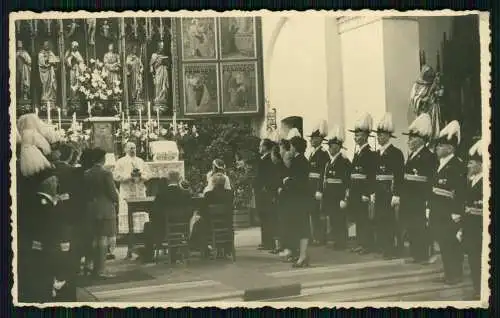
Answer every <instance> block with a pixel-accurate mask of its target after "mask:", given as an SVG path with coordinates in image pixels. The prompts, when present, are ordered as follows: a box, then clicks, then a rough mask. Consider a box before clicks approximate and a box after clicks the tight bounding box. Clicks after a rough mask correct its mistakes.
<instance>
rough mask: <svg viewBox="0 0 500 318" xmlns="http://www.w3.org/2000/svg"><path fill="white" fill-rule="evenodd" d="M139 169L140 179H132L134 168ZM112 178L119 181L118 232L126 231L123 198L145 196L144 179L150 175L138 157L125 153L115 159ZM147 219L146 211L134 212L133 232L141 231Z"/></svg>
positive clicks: (125, 205)
mask: <svg viewBox="0 0 500 318" xmlns="http://www.w3.org/2000/svg"><path fill="white" fill-rule="evenodd" d="M136 168H137V169H139V171H140V173H141V180H133V179H132V177H131V175H132V171H133V170H134V169H136ZM113 175H114V178H115V180H116V181H117V182H119V183H120V205H119V212H118V233H128V218H127V217H128V207H127V202H126V201H125V199H128V198H145V197H146V185H145V183H144V182H145V181H146V180H148V179H149V178H150V177H151V175H150V172H149V169H148V167H147V165H146V164H145V163H144V160H142V159H141V158H139V157H130V156H129V155H126V156H125V157H122V158H120V159H118V160H117V161H116V164H115V168H114V171H113ZM148 220H149V218H148V214H147V213H146V212H139V213H134V217H133V222H134V232H135V233H140V232H142V231H143V228H144V223H145V222H147V221H148Z"/></svg>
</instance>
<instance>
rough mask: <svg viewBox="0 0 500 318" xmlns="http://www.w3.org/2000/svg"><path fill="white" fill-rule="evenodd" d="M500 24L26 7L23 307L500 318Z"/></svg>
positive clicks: (19, 279) (481, 18) (21, 105)
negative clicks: (472, 312)
mask: <svg viewBox="0 0 500 318" xmlns="http://www.w3.org/2000/svg"><path fill="white" fill-rule="evenodd" d="M489 28H490V27H489V16H488V14H487V13H479V12H472V11H471V12H460V11H446V12H445V11H432V12H431V11H429V12H426V11H415V12H413V11H406V12H398V11H360V12H354V11H352V12H341V11H338V12H334V11H332V12H326V11H322V12H319V11H318V12H314V11H310V12H264V11H262V12H258V11H256V12H225V13H217V12H184V13H181V12H177V13H174V12H166V11H165V12H160V11H155V12H154V13H153V12H149V13H146V12H141V13H140V14H139V13H134V12H132V11H129V12H123V13H114V12H109V13H106V15H104V14H102V13H91V12H83V11H82V12H78V13H76V12H73V13H71V12H58V13H54V12H42V13H23V12H19V13H15V14H12V15H11V16H10V25H9V31H10V45H9V57H10V71H11V72H10V74H11V76H10V94H11V95H10V97H11V101H12V102H11V105H10V114H11V118H10V121H11V123H12V125H11V126H12V128H11V136H12V137H11V147H12V152H13V157H12V162H11V175H12V179H11V180H12V187H11V194H12V206H11V211H10V212H11V214H10V215H11V218H12V226H13V232H12V237H13V243H12V249H13V254H14V260H13V275H14V286H13V288H12V296H13V298H14V302H15V303H16V304H17V305H22V306H29V305H35V306H39V305H40V304H45V305H46V306H53V305H55V304H59V305H63V306H74V307H76V306H83V305H90V306H92V307H106V306H108V307H109V306H112V307H130V306H132V307H142V306H146V307H151V306H152V305H155V306H160V307H164V306H174V307H175V306H177V305H176V304H179V306H180V303H182V304H183V305H186V306H191V307H199V306H221V307H227V306H251V307H254V306H257V307H262V306H272V307H313V306H320V307H324V306H326V307H333V306H347V307H352V306H358V307H359V306H368V305H369V306H372V307H394V306H397V307H408V306H419V307H436V306H441V307H446V306H451V307H462V308H463V307H485V306H487V304H488V297H489V295H490V290H489V287H488V278H489V270H490V267H489V266H490V265H489V252H490V250H489V248H488V244H489V243H490V234H489V233H488V225H489V222H490V213H489V205H488V200H489V198H490V193H491V191H490V184H489V180H488V178H487V177H486V176H487V175H488V173H489V171H490V157H489V156H488V145H489V144H490V134H491V133H490V130H489V129H490V128H489V125H488V122H489V119H490V104H489V98H490V84H489V81H490V65H489V63H490V60H491V55H490V51H489V43H490V40H491V39H490V29H489Z"/></svg>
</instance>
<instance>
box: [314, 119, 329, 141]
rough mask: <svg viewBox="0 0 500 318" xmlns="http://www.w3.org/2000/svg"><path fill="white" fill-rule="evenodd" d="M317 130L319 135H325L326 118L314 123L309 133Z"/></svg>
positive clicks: (326, 131)
mask: <svg viewBox="0 0 500 318" xmlns="http://www.w3.org/2000/svg"><path fill="white" fill-rule="evenodd" d="M315 132H318V134H319V136H322V137H324V136H326V135H327V134H328V124H327V122H326V120H324V119H322V120H320V121H319V122H318V123H316V125H314V126H313V129H312V130H311V134H312V133H315Z"/></svg>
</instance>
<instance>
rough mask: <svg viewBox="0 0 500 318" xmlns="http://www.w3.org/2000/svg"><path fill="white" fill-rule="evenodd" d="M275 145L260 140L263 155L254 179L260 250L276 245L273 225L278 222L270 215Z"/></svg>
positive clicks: (260, 150)
mask: <svg viewBox="0 0 500 318" xmlns="http://www.w3.org/2000/svg"><path fill="white" fill-rule="evenodd" d="M273 145H274V144H273V142H272V141H271V140H270V139H263V140H262V141H261V142H260V146H259V152H260V154H261V157H260V159H259V161H258V164H257V175H256V176H255V181H254V191H255V201H256V205H257V211H258V213H259V219H260V222H261V228H260V233H261V244H260V245H259V247H258V248H259V249H260V250H272V249H273V246H274V242H273V232H274V231H273V230H272V227H273V226H276V224H272V218H271V217H270V214H271V213H272V212H273V211H271V209H272V200H273V195H274V193H273V189H272V188H273V180H272V178H273V170H274V165H273V161H272V159H271V150H272V149H273Z"/></svg>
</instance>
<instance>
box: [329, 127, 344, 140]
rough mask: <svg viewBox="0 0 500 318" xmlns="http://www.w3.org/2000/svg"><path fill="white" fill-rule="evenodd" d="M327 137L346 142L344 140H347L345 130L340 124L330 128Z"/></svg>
mask: <svg viewBox="0 0 500 318" xmlns="http://www.w3.org/2000/svg"><path fill="white" fill-rule="evenodd" d="M327 139H328V140H333V139H338V140H340V141H342V142H344V140H345V137H344V130H343V129H341V128H340V127H339V126H334V128H333V129H332V130H330V133H329V134H328V137H327Z"/></svg>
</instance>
